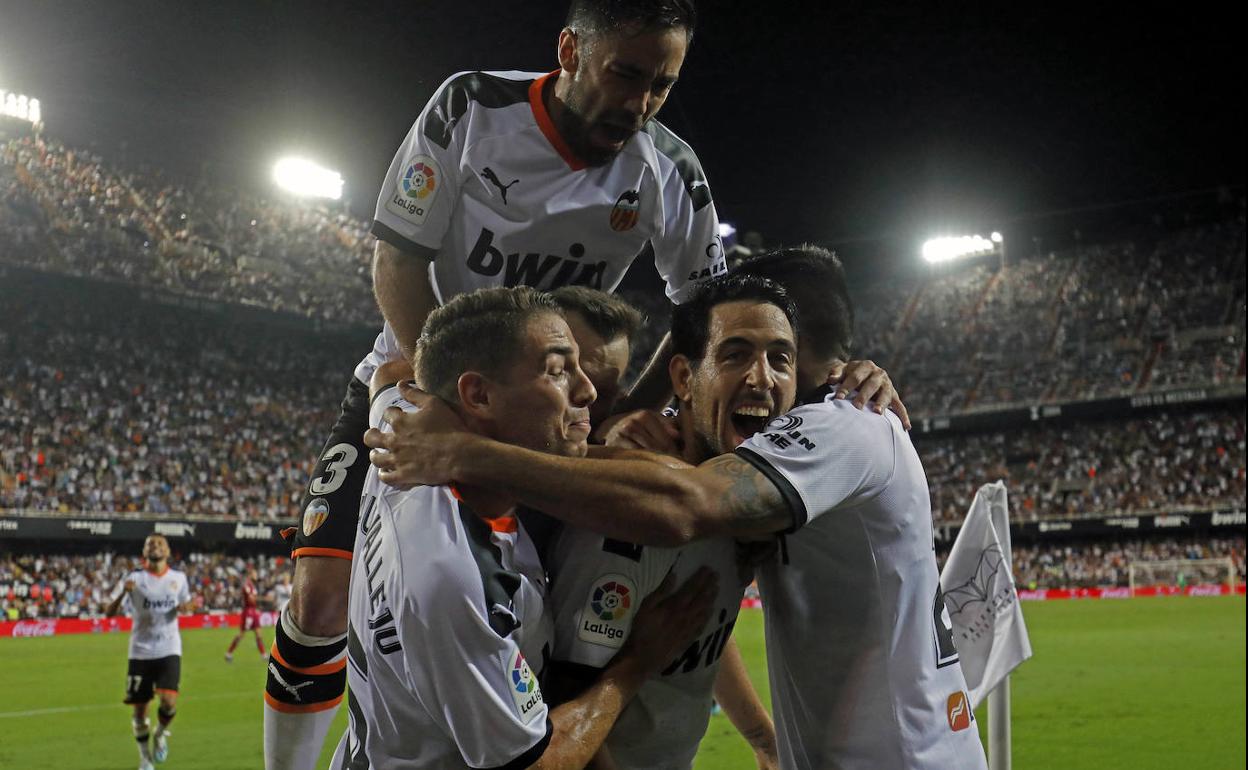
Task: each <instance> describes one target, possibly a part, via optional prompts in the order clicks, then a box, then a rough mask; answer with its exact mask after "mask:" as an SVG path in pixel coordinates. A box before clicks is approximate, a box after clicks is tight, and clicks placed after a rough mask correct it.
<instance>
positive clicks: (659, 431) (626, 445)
mask: <svg viewBox="0 0 1248 770" xmlns="http://www.w3.org/2000/svg"><path fill="white" fill-rule="evenodd" d="M603 439H604V440H603V443H605V444H606V445H607V446H610V447H619V448H621V449H645V450H648V451H651V452H658V453H659V454H666V455H672V456H673V457H680V456H681V451H682V449H683V448H684V447H683V444H682V442H681V440H680V429H679V428H677V427H676V418H674V417H668V416H666V415H664V414H663V413H662V412H655V411H651V410H649V409H639V410H637V411H635V412H628V413H627V414H622V415H616V417H613V418H612V421H611V426H610V428H608V429H607V432H606V433H605V434H603Z"/></svg>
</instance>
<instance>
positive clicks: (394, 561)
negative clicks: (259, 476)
mask: <svg viewBox="0 0 1248 770" xmlns="http://www.w3.org/2000/svg"><path fill="white" fill-rule="evenodd" d="M389 406H402V407H404V408H409V409H410V408H412V407H411V405H409V404H407V403H406V402H405V401H402V399H401V398H399V397H398V391H397V389H394V388H391V389H387V390H385V391H382V392H381V393H380V394H379V396H378V398H376V399H375V400H374V403H373V408H372V416H371V419H370V424H372V425H373V426H375V427H380V426H381V424H382V423H381V420H380V415H381V413H382V412H383V411H384V410H385V408H386V407H389ZM357 535H358V536H357V537H356V539H355V553H354V557H353V560H352V562H351V564H352V572H351V587H350V604H349V610H348V621H349V623H348V630H347V662H348V665H347V681H348V683H349V685H350V687H349V690H350V694H349V699H348V710H349V715H350V727H349V728H348V730H347V733H346V734H345V735H344V736H343V738H342V740H341V741H340V742H339V744H338V749H337V752H336V754H335V758H334V761H333V763H332V764H331V767H352V768H374V769H377V770H382V769H385V768H438V769H439V770H441V769H443V768H455V769H456V770H461V769H462V768H469V767H471V768H484V767H502V766H509V767H510V766H512V765H511V764H509V763H515V765H514V766H517V767H528V766H529V765H530V764H532V763H533V762H535V761H536V760H537V758H538V757H540V756H541V754H542V752H544V751H545V749H546V746H547V744H548V743H549V741H550V735H551V725H550V721H549V719H548V718H547V706H546V703H545V702H544V700H543V698H542V691H541V688H540V687H539V685H538V681H537V676H536V675H537V673H539V672H540V671H541V668H542V666H543V662H544V660H545V658H546V657H547V656H548V655H549V651H550V644H551V636H552V633H551V632H552V628H551V623H550V619H549V617H548V616H547V615H546V614H545V611H544V606H543V605H544V600H545V599H544V597H545V592H546V586H545V577H544V573H543V571H542V566H541V563H540V561H539V560H538V556H537V551H536V549H535V548H534V547H533V544H532V542H531V541H530V540H529V538H528V535H527V534H526V533H525V531H524V528H523V526H521V525H520V524H519V522H518V520H517V519H515V518H514V517H505V518H502V519H495V520H492V521H491V520H487V519H483V518H480V517H478V516H477V515H476V514H474V513H473V512H472V511H471V510H469V509H468V508H467V507H466V506H465V505H464V503H462V502H460V501H459V500H458V499H457V497H456V495H455V493H454V492H453V491H452V490H451V489H450V488H448V487H444V486H440V487H417V488H415V489H412V490H409V491H400V490H397V489H393V488H391V487H388V486H386V485H385V484H383V483H381V481H380V480H379V479H378V478H377V471H376V468H371V469H370V470H369V474H368V479H367V481H366V482H365V485H364V494H363V499H362V501H361V507H360V530H359V532H358V533H357Z"/></svg>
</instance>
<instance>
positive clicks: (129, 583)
mask: <svg viewBox="0 0 1248 770" xmlns="http://www.w3.org/2000/svg"><path fill="white" fill-rule="evenodd" d="M122 588H123V589H125V592H126V593H130V592H131V591H133V590H134V581H133V580H127V581H126V584H125V585H124V586H122Z"/></svg>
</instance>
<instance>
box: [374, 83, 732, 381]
mask: <svg viewBox="0 0 1248 770" xmlns="http://www.w3.org/2000/svg"><path fill="white" fill-rule="evenodd" d="M557 76H558V72H555V73H550V74H545V75H543V74H541V73H533V72H464V73H460V74H458V75H454V76H452V77H451V78H450V79H449V80H447V81H446V82H445V83H444V84H443V85H442V87H441V88H440V89H439V90H438V92H437V93H436V94H435V95H434V97H433V99H431V100H430V101H429V103H428V105H426V107H425V109H424V111H422V112H421V114H420V117H418V118H417V119H416V122H415V124H414V125H413V126H412V128H411V130H410V131H409V132H408V134H407V138H406V139H405V140H404V142H403V145H402V146H401V147H400V148H399V151H398V153H397V154H396V155H395V156H394V160H393V161H392V162H391V164H390V170H389V171H388V172H387V174H386V179H385V181H384V182H383V183H382V187H381V193H380V196H379V198H378V200H377V208H376V212H375V214H374V223H373V234H374V235H376V236H377V237H378V238H380V239H381V240H384V241H386V242H388V243H390V244H391V245H393V246H395V247H397V248H399V249H402V250H405V251H409V252H416V253H428V252H430V251H434V252H436V253H437V256H436V258H435V259H434V260H433V262H432V263H431V264H430V268H429V269H430V277H431V279H432V283H433V286H434V291H435V293H436V295H437V299H438V301H439V302H446V301H447V300H449V299H450V298H451V297H454V296H455V295H457V294H461V293H464V292H469V291H473V290H474V289H479V288H483V287H489V286H521V285H523V286H533V287H536V288H539V289H554V288H558V287H560V286H566V285H570V284H575V285H583V286H589V287H591V288H595V289H601V290H603V291H608V292H609V291H613V290H614V289H615V288H616V286H618V285H619V283H620V280H621V279H622V278H623V277H624V273H625V271H627V270H628V267H629V265H631V264H632V262H633V260H634V259H636V258H638V257H639V256H641V255H647V256H646V258H647V259H653V261H654V265H655V267H656V268H657V269H658V272H659V275H660V276H662V278H663V280H664V281H665V282H666V284H667V294H668V296H669V297H670V298H671V299H672V301H673V302H677V303H679V302H680V301H682V300H683V299H684V297H686V296H687V295H688V293H689V291H690V290H691V288H692V286H693V285H694V284H696V283H697V282H698V281H700V280H703V279H706V278H711V277H713V276H717V275H723V274H724V273H726V272H727V267H726V264H725V261H724V254H723V247H722V242H721V241H720V238H719V232H718V228H719V223H718V219H717V218H716V214H715V205H714V203H713V202H712V200H711V194H710V188H709V187H708V186H707V182H706V177H705V176H704V175H703V173H702V167H701V165H700V164H699V163H698V159H697V157H696V156H695V155H694V153H693V150H692V149H690V147H689V145H687V144H685V143H684V142H683V141H681V139H680V138H679V137H677V136H676V135H675V134H673V133H672V132H671V131H669V130H668V129H667V128H666V127H664V126H663V125H662V124H661V123H659V122H658V121H657V120H651V121H650V122H649V123H647V124H646V126H645V129H644V130H642V131H640V132H638V133H637V134H636V135H635V136H634V137H633V138H632V139H630V140H629V141H628V142H627V143H626V144H625V146H624V148H623V149H622V150H621V151H620V153H619V154H618V155H617V156H616V157H615V158H613V159H612V160H611V161H610V162H608V163H606V164H604V165H601V166H587V165H586V164H585V163H583V162H582V161H580V160H579V159H578V158H577V157H576V156H575V155H574V154H573V153H572V151H571V150H570V149H569V148H568V147H567V145H566V143H565V142H564V141H563V139H562V137H561V136H560V135H559V133H558V132H557V131H556V130H555V127H554V124H553V123H552V122H551V118H550V115H549V114H548V113H547V110H546V107H545V105H544V104H543V102H542V96H541V95H542V89H543V87H544V86H545V85H546V84H547V83H549V82H550V81H551V80H552V79H553V78H555V77H557ZM651 255H652V256H651ZM386 332H389V328H388V327H387V329H386ZM398 352H399V351H398V349H397V345H396V343H395V341H394V336H393V333H388V334H387V333H384V332H383V334H382V335H380V336H378V338H377V343H376V346H375V348H374V352H373V354H372V355H370V356H369V358H367V359H365V360H364V361H363V362H362V363H361V364H360V367H359V368H358V369H357V370H356V376H357V377H359V379H360V380H361V381H363V382H368V379H369V377H370V376H371V374H372V370H373V369H374V368H376V366H377V365H379V363H381V362H383V361H385V360H389V359H393V358H395V357H396V356H397V355H398Z"/></svg>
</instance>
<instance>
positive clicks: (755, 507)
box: [703, 454, 788, 524]
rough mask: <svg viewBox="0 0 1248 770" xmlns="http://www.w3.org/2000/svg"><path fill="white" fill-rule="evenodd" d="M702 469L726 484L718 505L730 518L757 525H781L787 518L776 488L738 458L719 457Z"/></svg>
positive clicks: (785, 507) (782, 501) (732, 456)
mask: <svg viewBox="0 0 1248 770" xmlns="http://www.w3.org/2000/svg"><path fill="white" fill-rule="evenodd" d="M703 467H705V468H706V469H707V470H709V471H711V472H712V473H714V474H715V475H716V476H719V477H721V478H723V479H727V480H728V486H727V487H726V488H725V489H724V491H723V494H722V495H721V496H720V505H721V506H722V507H723V510H724V511H725V512H727V513H728V516H729V518H731V519H734V520H737V521H758V522H763V521H766V520H768V519H776V520H777V521H778V522H780V523H781V524H783V522H784V521H785V520H786V518H787V517H788V507H787V506H786V505H785V502H784V499H783V498H782V497H781V496H780V491H779V490H778V489H776V486H775V484H772V483H771V481H770V480H769V479H768V478H767V477H766V476H764V475H763V474H761V473H759V472H758V471H757V470H755V469H754V467H753V466H751V465H750V464H749V463H747V462H745V461H743V460H741V459H740V458H739V457H736V456H734V455H730V454H729V455H722V456H720V457H716V458H715V459H714V460H711V461H709V462H707V463H706V464H705V465H704V466H703Z"/></svg>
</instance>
